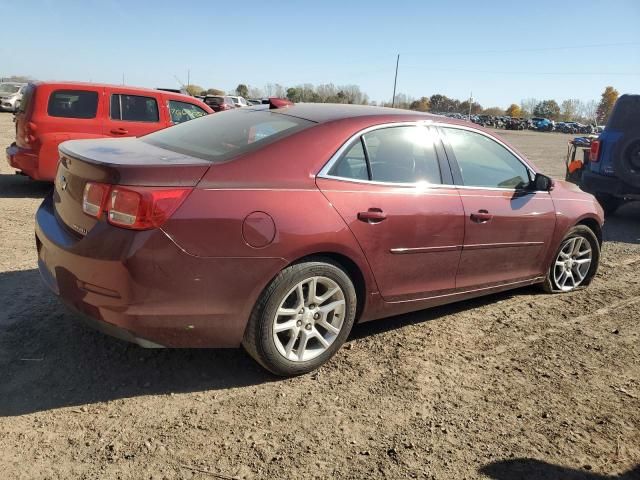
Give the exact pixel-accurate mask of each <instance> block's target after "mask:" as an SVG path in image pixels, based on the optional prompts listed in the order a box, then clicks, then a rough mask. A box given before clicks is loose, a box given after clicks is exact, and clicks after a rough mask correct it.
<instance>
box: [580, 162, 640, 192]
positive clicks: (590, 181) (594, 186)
mask: <svg viewBox="0 0 640 480" xmlns="http://www.w3.org/2000/svg"><path fill="white" fill-rule="evenodd" d="M581 188H582V189H583V190H584V191H586V192H589V193H591V194H593V195H597V194H607V195H612V196H614V197H619V198H624V197H628V198H636V199H638V198H640V189H638V188H634V187H632V186H631V185H628V184H626V183H624V182H623V181H622V180H620V179H619V178H618V177H608V176H605V175H599V174H597V173H593V172H590V171H588V170H586V169H585V170H584V171H583V172H582V182H581Z"/></svg>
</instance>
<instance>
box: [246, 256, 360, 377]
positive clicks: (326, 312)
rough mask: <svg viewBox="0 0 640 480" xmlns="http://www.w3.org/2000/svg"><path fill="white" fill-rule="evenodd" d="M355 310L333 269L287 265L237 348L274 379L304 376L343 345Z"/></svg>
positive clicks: (346, 283)
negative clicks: (243, 350) (275, 377)
mask: <svg viewBox="0 0 640 480" xmlns="http://www.w3.org/2000/svg"><path fill="white" fill-rule="evenodd" d="M356 306H357V297H356V291H355V287H354V285H353V282H352V281H351V279H350V278H349V276H348V275H347V273H346V272H345V271H344V270H343V269H342V268H341V266H340V265H338V264H337V263H334V262H332V261H331V260H328V259H318V260H317V261H307V262H304V263H298V264H294V265H291V266H289V267H287V268H285V269H284V270H282V271H281V272H280V273H279V274H278V275H277V276H276V278H274V279H273V281H272V282H271V283H270V284H269V286H268V287H267V288H266V289H265V291H264V292H263V293H262V294H261V296H260V298H259V299H258V301H257V303H256V305H255V307H254V309H253V312H252V314H251V317H250V318H249V323H248V324H247V329H246V331H245V335H244V339H243V341H242V345H243V346H244V348H245V350H246V351H247V352H248V353H249V355H251V356H252V357H253V358H254V360H256V361H257V362H258V363H259V364H260V365H262V366H263V367H264V368H266V369H267V370H269V371H270V372H272V373H274V374H276V375H280V376H292V375H301V374H304V373H308V372H310V371H312V370H315V369H316V368H318V367H319V366H321V365H323V364H324V363H326V362H327V361H328V360H329V359H330V358H331V357H332V356H333V355H334V354H335V353H336V352H337V351H338V349H339V348H340V347H341V346H342V344H343V343H344V342H345V340H346V338H347V336H348V335H349V332H350V331H351V327H352V326H353V322H354V320H355V316H356Z"/></svg>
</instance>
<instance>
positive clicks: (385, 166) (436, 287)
mask: <svg viewBox="0 0 640 480" xmlns="http://www.w3.org/2000/svg"><path fill="white" fill-rule="evenodd" d="M439 149H440V151H441V155H440V156H439V155H438V154H437V151H438V150H439ZM443 157H444V154H443V150H442V147H441V145H440V146H438V145H437V144H436V141H435V139H434V135H433V132H432V131H431V130H430V129H429V128H427V127H424V126H418V125H415V124H404V125H399V126H385V127H376V128H375V129H373V130H372V131H368V132H366V133H364V134H363V135H361V136H357V137H355V138H354V139H352V140H351V141H350V142H349V143H348V144H347V145H346V146H345V147H343V148H342V149H341V151H340V152H338V153H337V154H336V156H335V157H334V159H332V160H331V161H330V162H329V163H328V164H327V166H326V167H325V168H324V169H323V171H322V172H321V173H320V175H319V177H318V179H317V184H318V187H319V188H320V190H321V191H322V192H323V193H324V195H325V196H326V197H327V199H328V200H329V201H330V202H331V204H332V205H333V206H334V207H335V208H336V210H337V211H338V213H339V214H340V215H341V216H342V218H343V219H344V220H345V222H346V223H347V225H348V226H349V228H350V229H351V231H352V232H353V234H354V236H355V237H356V239H357V241H358V242H359V244H360V246H361V248H362V250H363V251H364V253H365V255H366V257H367V260H368V262H369V264H370V266H371V268H372V270H373V273H374V275H375V278H376V282H377V284H378V287H379V289H380V293H381V295H382V297H383V298H384V299H385V300H386V301H402V300H410V299H416V298H423V297H426V296H431V295H434V294H437V292H442V291H448V290H452V289H453V288H454V287H455V274H456V269H457V267H458V261H459V259H460V251H461V245H462V240H463V235H464V211H463V208H462V203H461V200H460V197H459V194H458V192H457V190H456V189H455V187H452V186H451V185H450V184H451V183H452V181H451V178H450V177H451V172H450V170H449V167H448V166H444V168H443V164H442V160H443ZM443 180H444V181H443ZM444 184H449V185H448V186H446V185H444Z"/></svg>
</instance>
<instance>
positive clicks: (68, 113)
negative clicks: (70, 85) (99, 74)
mask: <svg viewBox="0 0 640 480" xmlns="http://www.w3.org/2000/svg"><path fill="white" fill-rule="evenodd" d="M97 110H98V92H90V91H87V90H56V91H55V92H53V93H52V94H51V96H50V97H49V105H48V107H47V113H48V114H49V116H51V117H64V118H95V116H96V112H97Z"/></svg>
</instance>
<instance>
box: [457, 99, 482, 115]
mask: <svg viewBox="0 0 640 480" xmlns="http://www.w3.org/2000/svg"><path fill="white" fill-rule="evenodd" d="M456 102H457V100H456ZM457 111H458V113H464V114H468V113H469V100H465V101H464V102H460V104H459V105H458V110H457ZM480 112H482V105H480V104H479V103H478V102H473V103H472V104H471V115H477V114H478V113H480Z"/></svg>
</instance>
